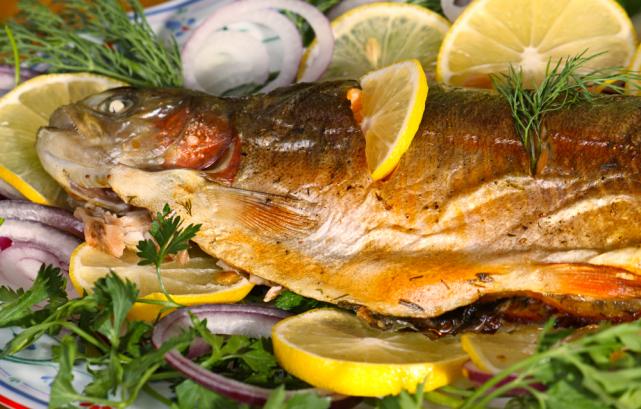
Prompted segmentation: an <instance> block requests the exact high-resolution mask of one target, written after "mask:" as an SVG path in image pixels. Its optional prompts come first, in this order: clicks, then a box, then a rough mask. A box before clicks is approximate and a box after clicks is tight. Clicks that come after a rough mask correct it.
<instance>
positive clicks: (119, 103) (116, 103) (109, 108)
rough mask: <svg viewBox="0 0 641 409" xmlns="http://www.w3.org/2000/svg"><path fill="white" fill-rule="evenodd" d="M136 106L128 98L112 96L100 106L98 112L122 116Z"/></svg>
mask: <svg viewBox="0 0 641 409" xmlns="http://www.w3.org/2000/svg"><path fill="white" fill-rule="evenodd" d="M133 106H134V100H133V99H132V98H131V97H128V96H121V95H115V96H111V97H109V98H107V99H105V100H104V101H102V102H101V103H100V104H99V105H98V111H100V112H103V113H105V114H122V113H123V112H126V111H128V110H129V109H130V108H132V107H133Z"/></svg>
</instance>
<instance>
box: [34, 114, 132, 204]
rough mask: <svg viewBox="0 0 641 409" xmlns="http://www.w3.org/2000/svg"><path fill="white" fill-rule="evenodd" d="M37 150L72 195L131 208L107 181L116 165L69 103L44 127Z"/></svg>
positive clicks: (44, 163)
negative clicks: (94, 142)
mask: <svg viewBox="0 0 641 409" xmlns="http://www.w3.org/2000/svg"><path fill="white" fill-rule="evenodd" d="M36 152H37V154H38V157H39V159H40V163H41V164H42V167H43V168H44V169H45V171H46V172H47V173H48V174H49V175H50V176H51V177H53V179H55V180H56V182H58V183H59V184H60V185H61V186H62V187H63V188H64V189H65V190H66V191H67V193H69V195H70V196H71V197H72V198H74V199H76V200H78V201H81V202H87V203H89V204H92V205H95V206H99V207H103V208H106V209H108V210H112V211H115V212H118V213H120V212H123V211H126V210H127V209H128V208H129V206H128V205H126V204H125V203H124V202H123V201H122V200H120V198H118V196H117V195H116V194H115V193H114V192H113V191H112V189H111V187H110V186H109V184H108V182H107V180H108V175H109V171H110V170H111V168H112V167H113V165H112V164H111V163H109V160H108V158H107V155H106V153H105V152H104V150H103V149H102V148H101V147H100V146H92V145H91V144H90V143H89V141H88V140H87V138H86V137H85V135H83V134H82V133H81V132H80V127H79V126H78V125H77V124H76V121H75V120H74V118H73V115H72V113H70V112H69V109H68V108H67V107H62V108H59V109H57V110H56V111H55V112H54V113H53V114H52V115H51V118H50V120H49V125H48V126H45V127H42V128H40V130H39V131H38V134H37V138H36Z"/></svg>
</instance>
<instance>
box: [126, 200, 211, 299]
mask: <svg viewBox="0 0 641 409" xmlns="http://www.w3.org/2000/svg"><path fill="white" fill-rule="evenodd" d="M200 228H201V225H200V224H197V225H194V224H190V225H189V226H187V227H184V228H183V221H182V220H181V218H180V216H177V215H172V211H171V208H170V207H169V205H168V204H165V206H164V207H163V210H162V212H157V213H156V218H155V220H154V221H153V222H152V223H151V229H150V231H149V234H150V235H151V237H152V238H153V240H152V239H149V240H143V241H140V242H139V243H138V253H137V255H138V257H140V262H139V263H138V264H140V265H150V264H152V265H154V266H155V267H156V276H157V277H158V283H159V284H160V289H161V291H162V292H163V294H164V295H165V297H167V300H169V301H170V302H172V303H173V304H174V305H175V306H179V305H178V304H176V303H175V302H174V301H173V299H172V298H171V295H170V294H169V293H168V292H167V289H166V288H165V284H164V283H163V279H162V275H161V274H160V266H161V264H162V263H163V261H165V259H166V258H167V257H168V256H170V255H172V254H176V253H178V252H180V251H183V250H187V249H188V248H189V241H190V240H191V239H193V238H194V237H195V236H196V233H197V232H198V230H200Z"/></svg>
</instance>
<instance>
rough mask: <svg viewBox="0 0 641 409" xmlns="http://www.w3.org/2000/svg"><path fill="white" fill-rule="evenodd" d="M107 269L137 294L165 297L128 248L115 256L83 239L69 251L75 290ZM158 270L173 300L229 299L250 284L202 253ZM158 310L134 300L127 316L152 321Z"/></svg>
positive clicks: (152, 273) (242, 293)
mask: <svg viewBox="0 0 641 409" xmlns="http://www.w3.org/2000/svg"><path fill="white" fill-rule="evenodd" d="M110 271H113V272H115V273H116V274H117V275H118V276H120V277H121V278H123V279H127V280H129V281H131V282H133V283H135V284H136V286H137V287H138V289H139V291H140V297H141V298H144V299H147V300H166V297H165V295H164V294H162V293H161V292H160V285H159V283H158V279H157V277H156V272H155V269H154V267H152V266H139V265H138V257H137V256H136V255H135V254H133V253H132V252H125V255H124V256H123V257H121V258H119V259H118V258H116V257H113V256H111V255H109V254H106V253H103V252H101V251H100V250H98V249H95V248H93V247H91V246H89V245H88V244H86V243H83V244H81V245H80V246H78V247H77V248H76V249H75V250H74V252H73V253H72V254H71V261H70V263H69V278H70V280H71V283H72V284H73V286H74V288H75V289H76V291H78V294H83V293H85V292H88V291H90V290H91V289H92V288H93V284H94V282H95V281H96V280H98V279H99V278H101V277H104V276H106V275H107V274H109V272H110ZM161 273H162V277H163V282H164V284H165V287H166V288H167V291H168V292H169V293H170V295H171V297H172V298H173V300H174V301H176V302H177V303H179V304H183V305H200V304H215V303H233V302H236V301H240V300H242V299H243V298H245V296H246V295H247V294H248V293H249V291H251V289H252V288H253V286H254V285H253V284H252V283H250V282H249V281H248V280H247V279H246V278H244V277H243V276H241V275H239V274H238V273H235V272H230V271H222V270H221V269H220V268H219V267H218V266H216V260H214V259H213V258H211V257H209V256H207V255H205V254H198V255H195V256H193V257H191V258H190V259H189V261H188V262H187V263H186V264H179V263H177V262H168V263H165V264H163V265H162V267H161ZM159 312H160V307H159V306H158V305H153V304H144V303H136V304H134V306H133V308H132V309H131V311H130V312H129V318H130V319H133V320H144V321H153V320H154V319H156V317H157V316H158V313H159ZM169 312H170V311H165V312H163V314H165V313H169Z"/></svg>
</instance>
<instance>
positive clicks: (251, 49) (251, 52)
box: [185, 31, 269, 95]
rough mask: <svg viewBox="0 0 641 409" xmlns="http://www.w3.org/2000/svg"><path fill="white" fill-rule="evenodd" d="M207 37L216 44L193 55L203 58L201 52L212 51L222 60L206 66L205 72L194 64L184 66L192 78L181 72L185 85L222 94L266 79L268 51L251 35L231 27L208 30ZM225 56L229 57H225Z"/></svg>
mask: <svg viewBox="0 0 641 409" xmlns="http://www.w3.org/2000/svg"><path fill="white" fill-rule="evenodd" d="M208 40H209V41H210V42H211V44H216V49H215V50H211V49H210V48H209V47H207V46H205V47H204V48H201V49H200V50H199V51H198V54H197V55H196V58H198V59H200V58H203V53H208V52H212V51H213V52H215V54H216V55H218V56H222V57H223V60H222V61H220V62H219V63H218V64H216V63H214V64H212V65H210V66H208V67H207V72H203V71H202V69H198V68H196V67H194V69H191V70H186V71H185V72H191V73H192V74H193V78H189V79H188V77H187V75H185V85H186V86H188V87H190V88H193V89H197V90H200V91H205V92H208V93H212V94H215V95H222V94H224V93H225V92H227V91H229V90H231V89H233V88H236V87H238V86H241V85H243V84H247V83H248V82H257V83H258V84H262V83H264V82H265V81H267V78H268V77H269V55H268V54H267V49H266V48H265V46H264V45H263V44H262V43H261V42H260V41H259V40H258V39H256V38H255V37H254V36H252V35H250V34H247V33H241V32H235V31H217V32H215V33H212V34H211V35H210V36H209V38H208ZM229 56H231V58H226V57H229ZM210 58H211V57H210ZM209 70H211V73H210V72H208V71H209ZM188 81H189V82H188Z"/></svg>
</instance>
